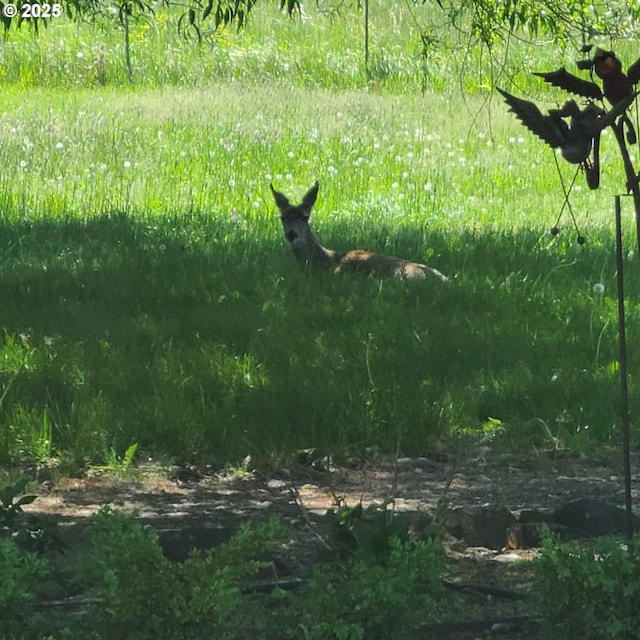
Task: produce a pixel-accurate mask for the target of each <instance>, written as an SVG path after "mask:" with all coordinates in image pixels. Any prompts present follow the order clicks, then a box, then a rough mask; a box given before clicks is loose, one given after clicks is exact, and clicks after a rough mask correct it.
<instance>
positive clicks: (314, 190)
mask: <svg viewBox="0 0 640 640" xmlns="http://www.w3.org/2000/svg"><path fill="white" fill-rule="evenodd" d="M319 186H320V185H319V184H318V181H317V180H316V182H315V184H314V185H313V187H311V189H309V191H307V193H305V194H304V198H302V206H303V207H304V208H305V209H307V210H308V211H309V213H311V208H312V207H313V205H314V204H315V203H316V198H317V197H318V188H319Z"/></svg>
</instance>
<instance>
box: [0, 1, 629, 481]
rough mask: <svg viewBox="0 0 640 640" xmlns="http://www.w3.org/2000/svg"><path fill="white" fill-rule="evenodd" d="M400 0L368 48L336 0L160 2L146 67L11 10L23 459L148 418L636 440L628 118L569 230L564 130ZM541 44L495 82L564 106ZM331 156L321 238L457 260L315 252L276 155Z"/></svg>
mask: <svg viewBox="0 0 640 640" xmlns="http://www.w3.org/2000/svg"><path fill="white" fill-rule="evenodd" d="M382 6H384V3H382V2H381V3H379V4H378V3H374V9H376V12H375V13H374V15H373V20H374V23H373V26H374V29H373V32H372V36H373V41H372V66H371V69H370V71H369V74H367V73H366V70H365V69H364V67H363V63H362V50H361V25H360V24H359V22H358V23H355V22H354V21H345V20H342V19H340V18H334V19H329V17H327V16H324V15H320V14H316V13H311V14H310V19H308V20H304V21H301V22H295V21H293V22H292V21H290V20H288V19H286V18H285V17H283V16H281V15H280V14H279V13H278V12H276V11H275V10H274V11H267V10H266V9H260V10H259V11H258V12H257V13H256V15H255V16H254V18H253V19H252V21H251V23H250V25H249V27H248V29H247V30H246V31H244V32H242V33H240V34H236V33H235V31H227V32H224V33H222V34H221V35H220V36H218V37H217V39H216V40H215V42H214V44H213V45H211V46H210V47H209V46H202V47H200V48H197V47H196V46H195V45H194V44H192V43H184V42H183V41H182V40H180V39H179V38H178V37H177V35H176V34H174V33H173V31H172V23H171V21H170V20H167V18H166V16H163V15H160V16H158V22H157V24H155V25H153V26H150V25H148V24H146V23H142V24H140V25H138V26H137V27H136V29H135V31H134V33H133V36H132V43H133V51H132V53H133V64H134V84H133V85H132V86H130V85H129V84H128V83H127V80H126V70H125V68H124V58H123V50H122V44H121V34H119V33H118V32H117V31H116V30H115V29H111V31H108V30H103V31H100V30H97V29H96V28H91V27H89V26H86V25H85V26H81V27H78V26H75V25H69V24H66V23H64V22H59V23H54V24H52V25H50V27H49V28H48V29H47V30H44V31H43V33H42V34H41V36H40V38H39V39H34V38H32V37H31V36H30V35H29V33H28V32H26V31H21V32H11V33H10V34H9V36H8V40H7V41H6V42H5V43H4V45H3V48H2V50H1V51H0V58H2V60H0V68H2V76H1V78H0V82H1V84H2V91H3V93H2V98H3V107H2V110H1V113H0V167H1V169H0V175H1V180H2V190H1V191H0V203H1V204H0V326H1V327H2V330H3V333H2V335H1V336H0V462H3V463H7V462H17V461H31V460H39V461H42V460H45V459H47V458H50V457H52V456H54V457H58V458H60V459H61V460H62V461H63V463H64V464H65V465H68V466H69V468H71V469H77V468H83V467H84V466H86V465H88V464H100V463H103V462H104V461H105V459H108V458H109V457H111V458H113V456H114V455H122V454H123V453H124V451H125V450H126V449H127V448H128V447H129V446H130V445H132V444H134V443H137V444H138V445H139V449H138V451H139V454H140V459H144V458H148V457H152V458H154V459H160V460H176V461H196V462H203V461H206V462H213V463H216V464H223V463H225V462H229V463H237V462H238V461H239V460H241V459H242V458H244V456H246V455H247V454H251V455H252V456H253V458H254V460H261V461H269V460H274V459H277V458H278V457H279V456H282V455H284V456H286V455H287V454H289V453H290V452H292V451H294V450H296V449H299V448H308V447H316V448H317V449H318V450H319V451H320V452H326V453H334V454H340V453H357V454H359V453H362V452H363V451H365V450H374V451H383V452H389V451H396V450H398V451H400V452H402V453H405V454H420V453H425V452H428V451H429V448H430V447H431V446H433V444H434V443H435V442H437V441H439V440H446V439H448V438H449V437H451V436H452V435H453V436H458V435H463V434H465V435H466V434H471V435H477V436H481V435H486V436H492V437H496V438H498V439H499V440H500V442H502V443H504V445H505V446H509V447H513V448H518V449H519V450H528V449H529V448H530V447H531V446H535V447H553V446H556V445H558V444H559V445H562V446H568V447H571V448H580V447H589V448H595V447H597V446H600V444H601V443H603V442H608V441H610V439H613V441H614V442H615V441H617V438H618V436H617V427H616V425H617V422H618V414H617V411H618V409H617V407H618V397H619V392H618V355H617V354H618V351H617V350H618V343H617V327H616V308H615V307H616V302H615V255H614V233H613V200H612V196H613V194H615V193H617V192H619V191H620V190H621V186H622V185H623V183H624V180H623V177H622V175H623V174H622V167H621V163H620V161H619V158H618V155H617V150H616V148H615V141H614V139H613V136H612V135H606V134H605V136H604V138H603V143H602V161H603V165H604V173H603V178H602V184H603V186H602V188H601V189H600V190H599V191H598V192H589V191H588V189H587V188H586V185H585V184H584V178H583V177H582V176H579V178H578V187H577V188H576V190H575V191H574V195H573V196H572V203H573V207H574V210H575V212H576V215H577V218H578V223H579V225H580V229H581V233H582V234H583V235H584V236H585V237H586V240H587V241H586V244H585V245H584V246H579V245H578V244H577V243H576V235H577V233H576V231H575V230H574V229H573V227H572V223H571V221H570V218H569V215H568V213H567V212H566V211H565V213H564V215H563V218H562V220H561V223H560V228H561V233H560V235H559V236H557V237H556V238H552V237H551V236H550V234H549V229H550V227H551V226H553V225H554V224H555V222H556V218H557V217H558V215H559V213H560V210H561V207H562V202H563V196H562V190H561V186H560V181H559V178H558V175H557V171H556V167H555V163H554V160H553V153H552V152H551V151H550V150H549V149H548V148H546V147H544V146H543V144H542V143H541V142H540V141H539V140H537V139H536V138H534V137H533V136H532V135H530V134H529V133H528V132H526V131H525V130H524V128H522V127H521V126H520V125H519V124H518V123H517V121H516V120H515V118H514V117H513V116H512V115H511V114H508V113H507V109H506V107H505V105H504V104H503V103H502V102H501V101H500V100H498V99H497V97H496V96H497V94H494V93H492V92H491V90H490V89H491V84H492V83H493V82H494V80H493V79H492V70H491V67H490V66H487V65H486V61H485V60H484V58H483V56H482V52H481V51H480V50H475V49H471V50H469V51H468V52H466V54H465V55H464V56H462V54H460V49H459V47H460V43H459V42H457V41H456V40H455V39H454V37H453V36H452V38H451V42H449V44H448V48H446V47H445V45H442V48H441V49H440V50H439V52H438V53H437V54H436V53H434V55H433V56H432V58H431V59H430V60H429V63H428V64H426V65H425V63H424V62H423V61H422V60H421V59H420V57H419V56H418V55H417V54H418V52H419V48H418V47H417V44H416V35H417V34H416V31H415V25H414V24H413V21H412V20H413V19H412V18H411V16H409V15H407V14H406V13H403V11H402V10H400V9H395V10H393V11H392V10H385V11H383V10H382V9H381V8H380V7H382ZM358 20H360V17H359V16H358ZM412 25H413V26H412ZM636 44H637V43H636ZM619 49H620V51H621V53H622V52H630V51H632V50H633V46H632V43H626V44H625V46H624V47H620V48H619ZM544 51H545V54H544V55H545V58H544V59H543V60H539V57H540V55H541V53H540V50H538V49H536V48H535V47H533V46H531V47H525V46H524V45H522V46H520V47H519V48H514V50H513V54H512V56H511V57H510V66H509V67H507V68H505V70H503V72H502V75H501V76H497V77H496V79H495V83H496V84H498V85H499V86H504V87H505V88H509V86H510V85H509V82H510V77H514V78H515V79H516V81H517V82H519V87H520V88H521V90H522V91H526V95H537V96H538V97H539V100H540V104H541V105H542V106H545V107H546V108H549V107H551V106H554V105H555V104H556V102H557V101H558V100H562V99H563V97H562V96H560V97H559V96H558V95H557V94H556V93H553V92H552V91H550V90H549V89H543V88H542V87H539V86H538V84H537V83H536V82H533V81H532V80H531V79H527V78H526V76H525V75H524V72H525V71H526V70H529V69H531V70H537V69H539V68H540V66H539V65H540V64H542V65H544V68H554V67H555V66H557V65H558V64H560V63H562V62H564V61H563V60H561V59H560V58H554V57H553V55H552V53H550V52H548V51H547V50H546V49H545V50H544ZM100 52H104V54H105V67H104V75H100V76H96V67H95V64H94V60H95V58H96V57H97V56H99V55H100ZM463 53H464V52H463ZM631 55H632V54H631V53H629V60H631V59H632V58H631ZM461 58H464V59H461ZM534 63H535V65H536V66H535V67H533V66H532V65H534ZM98 80H99V81H98ZM423 88H424V89H425V90H424V91H422V89H423ZM461 90H463V92H461ZM536 92H537V93H536ZM561 168H562V170H563V174H564V179H565V180H566V181H569V180H570V179H571V171H572V169H571V167H570V166H568V165H561ZM316 179H318V180H319V181H320V185H321V186H320V197H319V201H318V203H317V205H316V211H315V214H314V218H313V220H314V222H315V225H314V226H315V229H316V231H317V234H318V236H319V238H320V239H321V241H322V242H323V244H325V245H326V246H329V247H332V248H336V249H350V248H363V249H364V248H366V249H371V250H375V251H378V252H380V253H388V254H390V255H397V256H401V257H404V258H407V259H410V260H416V261H426V262H428V263H429V264H431V265H433V266H434V267H436V268H438V269H439V270H441V271H443V272H445V273H446V274H448V275H449V276H450V277H451V278H452V280H453V283H452V285H451V286H449V287H443V286H440V285H439V283H432V282H396V281H378V280H375V279H369V278H355V277H330V276H325V275H317V274H316V275H312V274H308V273H302V272H300V271H299V270H298V269H297V267H296V265H295V263H294V260H293V257H292V255H290V252H289V249H288V248H287V246H286V244H285V240H284V238H283V237H282V232H281V229H280V223H279V220H278V217H277V215H276V210H275V207H274V205H273V202H272V198H271V195H270V192H269V183H270V182H273V183H274V185H275V186H276V187H277V188H278V189H280V190H281V191H283V192H285V193H286V194H287V195H289V196H291V198H292V199H294V200H295V199H297V198H300V197H301V196H302V194H303V193H304V192H305V191H306V189H307V188H308V187H309V186H310V185H311V184H312V183H313V181H314V180H316ZM631 210H632V207H631V203H630V202H628V203H627V202H625V218H626V220H627V224H626V228H625V233H626V239H627V264H628V268H627V276H628V278H627V282H628V300H629V304H628V314H629V317H628V324H629V327H628V330H629V343H630V345H631V352H632V353H631V362H630V367H631V371H632V374H635V373H637V371H638V365H639V363H638V361H637V357H636V356H635V354H636V353H637V350H636V349H635V345H637V344H638V341H639V340H640V331H638V319H639V317H640V306H639V305H638V295H637V292H638V284H639V282H640V280H639V278H638V256H637V251H636V241H635V236H634V235H633V225H632V222H631V219H632V212H631ZM596 283H601V284H603V285H604V293H603V294H599V293H594V290H593V286H594V284H596ZM632 382H633V377H632ZM635 391H637V387H636V386H635V385H634V384H632V398H634V397H635V396H634V392H635Z"/></svg>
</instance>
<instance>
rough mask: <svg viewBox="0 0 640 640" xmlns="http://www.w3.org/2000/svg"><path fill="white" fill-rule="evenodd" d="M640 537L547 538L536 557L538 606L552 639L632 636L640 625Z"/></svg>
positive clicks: (595, 639) (598, 639) (622, 639)
mask: <svg viewBox="0 0 640 640" xmlns="http://www.w3.org/2000/svg"><path fill="white" fill-rule="evenodd" d="M638 543H640V538H636V540H635V544H634V545H633V546H632V547H631V548H626V547H625V545H622V544H621V543H620V541H618V540H615V539H614V538H610V537H604V538H600V539H598V540H597V541H596V542H594V543H593V544H583V543H580V542H575V541H573V542H566V543H561V542H558V541H557V540H556V539H554V538H551V537H549V538H547V539H546V540H545V542H544V545H543V549H542V554H541V556H540V558H539V559H538V560H537V561H536V563H535V567H536V575H537V581H536V587H535V594H536V607H537V612H538V614H539V615H540V616H541V617H542V619H543V627H544V632H545V634H546V636H547V637H549V638H581V639H582V640H601V639H602V638H607V640H629V639H631V638H637V637H638V635H637V634H638V629H640V608H638V602H640V549H639V547H638Z"/></svg>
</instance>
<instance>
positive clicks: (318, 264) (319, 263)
mask: <svg viewBox="0 0 640 640" xmlns="http://www.w3.org/2000/svg"><path fill="white" fill-rule="evenodd" d="M309 240H310V241H309V242H307V243H305V245H304V246H297V247H295V248H294V249H293V253H294V255H295V257H296V258H297V259H298V261H299V262H300V263H301V264H303V265H304V266H310V267H311V268H313V269H317V270H318V271H321V270H325V271H330V270H332V269H335V268H336V267H337V266H338V265H339V264H340V260H341V258H342V256H343V255H344V254H342V253H340V252H338V251H334V250H333V249H325V247H323V246H322V245H321V244H320V243H319V242H318V241H317V240H316V238H315V236H311V237H310V239H309Z"/></svg>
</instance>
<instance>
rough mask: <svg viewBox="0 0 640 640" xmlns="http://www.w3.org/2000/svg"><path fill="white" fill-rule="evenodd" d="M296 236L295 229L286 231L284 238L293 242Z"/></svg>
mask: <svg viewBox="0 0 640 640" xmlns="http://www.w3.org/2000/svg"><path fill="white" fill-rule="evenodd" d="M297 237H298V234H297V233H296V232H295V231H287V234H286V238H287V240H288V241H289V242H293V241H294V240H295V239H296V238H297Z"/></svg>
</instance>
